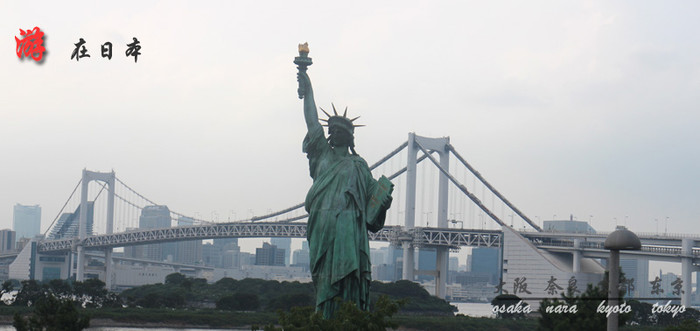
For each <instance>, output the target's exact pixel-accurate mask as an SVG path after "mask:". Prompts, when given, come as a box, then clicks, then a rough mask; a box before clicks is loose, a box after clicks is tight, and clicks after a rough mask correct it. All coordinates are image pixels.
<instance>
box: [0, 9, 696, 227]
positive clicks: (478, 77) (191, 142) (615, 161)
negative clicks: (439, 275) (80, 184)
mask: <svg viewBox="0 0 700 331" xmlns="http://www.w3.org/2000/svg"><path fill="white" fill-rule="evenodd" d="M698 7H700V4H698V3H696V2H691V1H671V2H668V1H666V2H658V1H581V2H568V1H567V2H562V1H544V2H540V1H535V2H533V1H529V2H521V1H513V2H511V1H495V2H484V1H469V2H467V1H455V2H447V1H445V2H437V3H436V2H432V1H431V2H429V1H424V2H421V1H386V2H358V1H355V2H344V3H343V4H330V3H329V2H328V1H317V2H315V1H303V2H299V1H296V2H289V1H279V2H262V1H261V2H254V1H245V2H243V1H230V2H229V1H222V2H214V1H199V2H194V1H192V2H174V1H162V2H153V1H135V2H123V1H122V2H119V3H114V4H103V3H99V2H94V1H85V2H73V3H71V4H70V5H68V4H65V3H63V2H61V3H57V2H48V1H47V2H44V1H33V2H32V3H31V4H30V3H28V2H26V1H22V2H20V1H15V2H7V1H3V2H0V31H2V32H3V36H4V37H3V38H0V39H2V41H1V42H0V45H2V47H1V49H3V50H4V51H2V52H0V155H2V160H3V162H2V167H3V169H2V171H0V228H8V227H11V226H12V222H11V221H12V206H13V205H14V204H16V203H22V204H40V205H41V206H42V209H43V215H42V218H43V227H44V228H45V227H47V226H48V224H49V223H50V222H51V221H52V220H53V218H54V217H55V215H56V213H57V212H58V210H59V209H60V208H61V206H62V204H63V203H64V202H65V200H66V199H67V197H68V195H69V194H70V192H71V190H72V189H73V187H74V186H75V184H76V183H77V181H78V180H79V178H80V172H81V170H82V169H83V168H87V169H90V170H93V171H110V170H111V169H114V170H115V171H116V173H117V176H118V177H119V178H120V179H122V180H123V181H124V182H126V183H127V184H128V185H130V186H131V187H133V188H134V189H136V190H137V191H139V192H140V193H142V194H144V195H146V196H147V197H149V198H151V199H153V200H155V201H157V202H159V203H161V204H167V205H168V206H169V207H170V208H171V209H172V210H176V211H178V212H181V213H184V214H188V215H195V214H198V215H201V216H202V217H205V218H211V217H212V216H213V215H218V217H219V218H221V219H225V218H226V217H227V216H230V215H232V214H234V213H235V214H234V216H233V217H234V218H244V217H248V216H250V214H263V213H265V212H267V211H269V210H278V209H282V208H285V207H288V206H291V205H293V204H296V203H298V202H301V201H303V199H304V196H305V194H306V191H307V190H308V187H309V186H310V184H311V180H310V178H309V177H308V167H307V161H306V157H305V155H304V154H302V152H301V141H302V139H303V137H304V134H305V130H306V128H305V125H304V120H303V114H302V103H301V101H300V100H299V99H298V98H297V93H296V88H297V82H296V69H295V66H294V64H293V63H292V60H293V58H294V56H296V55H297V51H296V47H297V43H299V42H304V41H308V42H309V44H310V48H311V54H310V56H311V57H312V58H313V59H314V65H313V66H311V67H310V69H309V74H310V76H311V79H312V82H313V84H314V90H315V95H316V102H317V104H318V105H319V106H321V107H323V108H326V107H328V108H330V103H331V102H334V103H335V104H336V105H337V106H338V107H343V108H344V107H345V106H348V107H349V113H350V115H353V116H357V115H361V116H362V118H361V120H360V122H362V124H366V125H367V127H365V128H361V129H358V130H357V131H356V145H357V151H358V153H360V154H361V155H362V156H363V157H365V159H366V160H367V161H368V162H369V163H373V162H374V161H376V160H377V159H379V158H380V157H382V156H384V155H385V154H387V153H388V152H389V151H391V150H393V149H394V148H395V147H397V146H398V145H399V144H400V143H402V142H403V141H405V140H406V137H407V133H408V132H416V133H417V134H419V135H423V136H431V137H439V136H449V137H450V139H451V143H452V144H453V145H454V146H455V147H456V148H457V150H458V151H459V152H460V153H461V154H462V155H463V156H464V157H465V158H466V159H467V160H468V161H469V162H471V163H472V165H474V166H475V167H476V168H477V169H478V170H479V171H480V172H481V173H482V174H483V175H484V176H485V177H486V178H487V179H488V180H489V181H490V182H491V183H492V184H493V185H494V186H496V187H497V188H498V190H499V191H500V192H501V193H503V194H504V195H505V196H506V197H508V198H509V199H510V200H511V201H512V202H513V203H514V204H515V205H517V206H518V207H519V208H520V209H521V210H522V211H523V212H525V213H526V214H527V215H529V216H530V217H531V218H533V219H536V218H535V216H537V219H539V220H544V219H551V218H553V217H554V215H557V218H568V215H569V214H573V215H574V216H576V217H577V219H579V220H589V219H590V220H591V223H592V225H593V226H594V227H596V228H597V229H599V230H604V231H610V230H612V229H613V228H614V225H615V219H617V220H618V222H619V223H620V224H623V219H625V216H628V218H626V223H627V225H628V226H629V227H631V229H632V230H633V231H637V232H642V231H648V232H654V231H656V227H657V226H658V227H659V229H663V227H664V226H665V225H666V224H665V222H663V221H659V223H658V225H657V223H656V222H655V221H654V220H655V219H659V220H665V219H666V217H668V218H669V221H668V222H667V224H668V231H669V232H682V233H689V232H692V233H700V229H699V225H698V220H700V203H698V197H699V196H700V176H697V175H696V173H695V171H697V169H700V147H698V144H697V141H699V140H700V139H699V136H700V131H699V130H698V129H697V128H698V123H700V112H699V111H698V105H700V93H698V91H700V40H699V39H700V35H699V34H698V33H697V32H698V31H699V29H698V28H699V26H698V23H697V22H700V17H699V16H700V8H698ZM34 26H38V27H40V28H41V29H42V31H44V32H45V33H46V36H47V37H46V38H45V42H44V43H45V47H46V48H47V49H48V52H47V53H46V54H45V55H44V56H45V60H44V63H43V65H36V64H35V63H34V62H33V61H26V60H25V61H19V59H18V58H17V56H16V54H15V52H14V49H15V41H14V38H13V37H14V36H19V29H20V28H22V29H30V28H33V27H34ZM132 37H137V38H138V39H139V41H140V42H141V46H142V49H141V53H142V54H141V56H140V57H139V58H138V63H134V61H133V59H131V58H126V57H125V56H124V51H125V50H126V43H128V42H131V41H132V39H131V38H132ZM79 38H83V39H85V41H86V42H87V44H86V45H85V46H86V47H87V48H88V53H89V54H90V55H91V57H90V58H83V59H81V60H80V62H76V61H75V60H73V61H71V60H70V55H71V52H72V51H73V48H74V46H73V44H74V43H77V42H78V39H79ZM105 41H111V42H112V43H113V44H114V56H113V58H112V59H111V60H110V61H107V60H106V59H103V58H102V57H101V56H100V45H101V44H102V43H104V42H105ZM400 205H403V202H401V203H400ZM590 215H593V217H591V216H590ZM418 217H420V216H418Z"/></svg>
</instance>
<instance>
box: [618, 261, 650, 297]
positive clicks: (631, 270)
mask: <svg viewBox="0 0 700 331" xmlns="http://www.w3.org/2000/svg"><path fill="white" fill-rule="evenodd" d="M620 269H622V272H623V273H624V274H625V278H626V279H627V280H628V281H630V282H631V284H632V285H633V286H627V285H624V284H623V285H621V286H624V287H625V290H626V292H625V297H627V298H640V297H649V296H650V295H651V290H650V288H649V285H650V284H649V281H648V278H649V260H648V259H646V258H642V257H639V258H633V259H620Z"/></svg>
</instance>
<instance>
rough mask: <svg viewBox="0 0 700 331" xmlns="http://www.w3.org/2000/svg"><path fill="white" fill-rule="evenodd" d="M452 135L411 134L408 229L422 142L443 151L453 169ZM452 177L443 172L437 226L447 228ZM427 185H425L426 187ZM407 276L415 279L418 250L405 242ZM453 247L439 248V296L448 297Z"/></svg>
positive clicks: (445, 161)
mask: <svg viewBox="0 0 700 331" xmlns="http://www.w3.org/2000/svg"><path fill="white" fill-rule="evenodd" d="M449 144H450V138H448V137H445V138H426V137H421V136H417V135H416V134H415V133H409V134H408V150H407V153H408V160H407V162H406V223H405V226H406V230H407V231H409V232H410V231H411V230H413V228H414V226H415V220H416V168H417V154H418V151H419V150H420V147H419V145H420V146H421V147H422V148H424V149H426V150H429V151H433V152H437V153H438V154H439V155H440V167H442V168H443V169H445V170H446V171H449V168H450V158H449V156H450V152H449V149H448V146H449ZM448 184H449V182H448V178H447V176H446V175H445V174H444V173H442V172H440V175H439V179H438V210H437V224H436V225H437V227H439V228H447V227H448V221H447V207H448V206H447V201H448ZM422 189H425V188H422ZM403 249H404V254H403V257H404V258H403V278H404V279H407V280H410V281H413V275H414V273H415V265H414V259H413V258H414V253H415V248H414V247H413V246H412V245H411V243H408V242H404V244H403ZM449 254H450V251H449V248H446V247H445V248H437V252H436V255H437V259H436V262H435V269H436V270H435V271H436V272H435V275H436V276H435V296H437V297H440V298H445V295H446V284H447V276H448V264H449V263H448V261H449Z"/></svg>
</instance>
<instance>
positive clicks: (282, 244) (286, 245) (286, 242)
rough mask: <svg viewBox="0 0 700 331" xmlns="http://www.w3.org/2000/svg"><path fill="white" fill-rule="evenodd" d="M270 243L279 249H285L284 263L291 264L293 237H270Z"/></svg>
mask: <svg viewBox="0 0 700 331" xmlns="http://www.w3.org/2000/svg"><path fill="white" fill-rule="evenodd" d="M270 244H273V245H275V246H277V249H284V265H286V266H289V256H290V255H291V254H290V253H291V250H292V238H270Z"/></svg>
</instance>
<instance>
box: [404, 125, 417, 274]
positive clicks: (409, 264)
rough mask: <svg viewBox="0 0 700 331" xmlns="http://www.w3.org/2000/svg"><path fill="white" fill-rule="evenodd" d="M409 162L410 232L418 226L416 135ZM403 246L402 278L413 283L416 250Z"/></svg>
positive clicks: (407, 224) (410, 138)
mask: <svg viewBox="0 0 700 331" xmlns="http://www.w3.org/2000/svg"><path fill="white" fill-rule="evenodd" d="M407 147H408V150H407V154H408V160H407V162H406V220H405V224H404V226H405V227H406V230H407V231H408V232H411V231H412V230H413V227H414V226H415V224H416V166H417V163H418V162H417V158H416V154H418V148H416V134H415V133H413V132H411V133H409V134H408V146H407ZM401 245H402V246H403V270H402V271H403V272H402V275H401V278H403V279H405V280H410V281H413V272H414V271H415V266H414V263H413V262H414V253H415V248H414V247H413V245H412V243H411V242H406V241H404V242H403V243H402V244H401Z"/></svg>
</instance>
